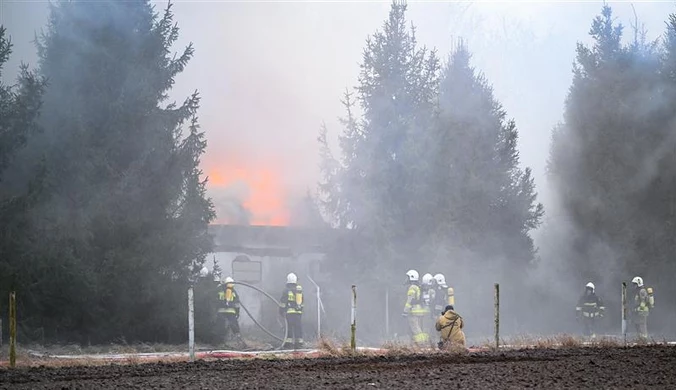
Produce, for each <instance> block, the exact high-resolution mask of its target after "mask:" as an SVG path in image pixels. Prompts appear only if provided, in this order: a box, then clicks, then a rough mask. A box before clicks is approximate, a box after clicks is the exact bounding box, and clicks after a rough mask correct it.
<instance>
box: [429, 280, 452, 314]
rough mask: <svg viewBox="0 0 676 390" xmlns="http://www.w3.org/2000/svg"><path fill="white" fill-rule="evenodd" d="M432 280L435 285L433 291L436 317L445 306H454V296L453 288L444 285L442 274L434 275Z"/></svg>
mask: <svg viewBox="0 0 676 390" xmlns="http://www.w3.org/2000/svg"><path fill="white" fill-rule="evenodd" d="M434 281H435V285H436V289H435V290H436V291H435V293H434V315H435V318H436V316H437V315H438V314H437V313H441V312H442V311H444V310H445V308H446V306H448V305H451V306H455V296H454V293H453V288H451V287H448V286H447V285H446V278H445V277H444V275H443V274H436V275H434Z"/></svg>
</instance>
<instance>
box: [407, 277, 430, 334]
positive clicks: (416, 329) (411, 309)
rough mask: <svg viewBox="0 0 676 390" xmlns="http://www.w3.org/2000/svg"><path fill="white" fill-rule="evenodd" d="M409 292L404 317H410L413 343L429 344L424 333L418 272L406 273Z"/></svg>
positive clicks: (423, 312) (409, 322)
mask: <svg viewBox="0 0 676 390" xmlns="http://www.w3.org/2000/svg"><path fill="white" fill-rule="evenodd" d="M406 278H407V284H408V290H407V291H406V304H405V305H404V312H403V313H402V315H403V316H404V317H408V326H409V329H410V331H411V337H412V339H413V342H415V343H416V344H418V345H420V346H425V345H426V344H427V343H429V335H428V334H427V333H425V331H423V327H422V319H423V317H424V316H425V311H424V309H423V308H422V297H421V291H420V285H419V280H418V271H416V270H409V271H408V272H406Z"/></svg>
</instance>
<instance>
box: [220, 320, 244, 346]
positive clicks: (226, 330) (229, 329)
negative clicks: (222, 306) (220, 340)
mask: <svg viewBox="0 0 676 390" xmlns="http://www.w3.org/2000/svg"><path fill="white" fill-rule="evenodd" d="M218 318H219V321H218V322H219V323H220V324H221V325H222V326H223V328H222V329H223V337H224V339H225V341H226V342H227V341H229V340H236V339H239V338H240V334H239V320H238V319H237V315H235V313H218Z"/></svg>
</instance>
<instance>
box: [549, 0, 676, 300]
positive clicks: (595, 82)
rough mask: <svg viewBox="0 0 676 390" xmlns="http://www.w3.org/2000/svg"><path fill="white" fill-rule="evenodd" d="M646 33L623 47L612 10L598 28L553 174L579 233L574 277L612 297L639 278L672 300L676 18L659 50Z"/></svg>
mask: <svg viewBox="0 0 676 390" xmlns="http://www.w3.org/2000/svg"><path fill="white" fill-rule="evenodd" d="M638 27H640V26H635V29H634V34H633V39H632V40H631V42H630V43H629V44H624V43H622V38H623V33H624V32H625V29H624V28H623V26H622V25H621V24H619V23H616V22H615V21H614V19H613V14H612V10H611V8H610V7H609V6H604V7H603V9H602V12H601V15H599V16H598V17H597V18H596V19H594V21H593V23H592V26H591V29H590V35H591V36H592V38H593V43H592V44H591V45H583V44H579V45H578V48H577V58H576V62H575V66H574V79H573V84H572V86H571V89H570V93H569V95H568V99H567V102H566V109H565V113H564V117H563V119H564V120H563V122H562V123H561V125H560V126H559V127H558V128H556V129H555V131H554V135H553V143H552V146H551V156H550V161H549V167H548V169H549V175H550V180H551V183H552V185H553V186H554V187H553V188H554V189H555V193H556V194H557V197H558V199H559V204H560V208H561V211H560V213H561V215H562V216H564V217H565V218H566V220H567V221H569V223H570V224H571V230H570V231H571V234H570V235H566V236H563V237H559V239H562V240H566V241H565V245H566V246H567V247H568V248H569V249H568V250H569V251H570V252H569V253H568V256H567V258H566V259H565V261H566V264H568V267H569V270H570V271H572V273H573V274H574V276H575V277H577V278H578V280H579V281H582V280H585V279H589V280H597V281H599V282H600V284H601V285H602V286H607V287H608V288H612V287H611V286H617V285H618V284H619V281H620V280H627V279H630V278H631V277H632V276H634V275H641V276H643V277H644V279H645V280H646V282H647V283H649V284H650V285H659V286H660V287H659V289H658V291H661V293H660V294H663V296H664V297H667V296H673V294H674V293H676V287H675V286H674V284H673V282H672V281H673V275H674V272H676V262H674V253H676V230H675V226H676V225H675V224H676V111H675V110H674V108H676V106H675V104H676V73H675V72H674V69H676V68H675V64H676V62H674V59H675V58H676V54H675V53H676V15H673V14H672V15H671V16H670V17H669V20H668V22H667V31H666V34H665V35H664V37H663V39H660V40H658V41H654V42H653V41H649V40H647V39H646V37H645V34H643V33H642V31H641V30H637V28H638ZM555 223H556V222H554V224H555Z"/></svg>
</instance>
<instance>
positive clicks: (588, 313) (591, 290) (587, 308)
mask: <svg viewBox="0 0 676 390" xmlns="http://www.w3.org/2000/svg"><path fill="white" fill-rule="evenodd" d="M605 311H606V308H605V306H604V305H603V301H602V300H601V298H599V297H598V295H596V287H594V283H592V282H589V283H587V285H586V286H584V294H583V295H582V296H581V297H580V300H579V301H578V302H577V307H576V308H575V313H576V315H577V319H578V321H582V325H583V326H584V334H585V336H587V337H591V338H594V337H596V326H597V323H598V321H599V320H600V319H601V318H603V315H604V314H605Z"/></svg>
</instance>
